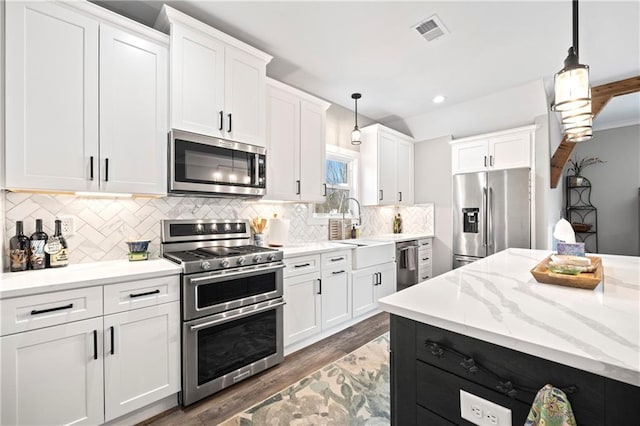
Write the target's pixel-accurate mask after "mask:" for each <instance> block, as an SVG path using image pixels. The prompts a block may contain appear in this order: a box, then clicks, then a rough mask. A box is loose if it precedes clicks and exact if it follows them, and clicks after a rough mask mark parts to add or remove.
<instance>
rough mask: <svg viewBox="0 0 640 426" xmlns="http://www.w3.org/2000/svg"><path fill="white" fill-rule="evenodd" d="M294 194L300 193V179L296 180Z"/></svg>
mask: <svg viewBox="0 0 640 426" xmlns="http://www.w3.org/2000/svg"><path fill="white" fill-rule="evenodd" d="M296 195H300V181H299V180H297V181H296Z"/></svg>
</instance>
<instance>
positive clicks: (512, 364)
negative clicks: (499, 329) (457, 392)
mask: <svg viewBox="0 0 640 426" xmlns="http://www.w3.org/2000/svg"><path fill="white" fill-rule="evenodd" d="M434 343H435V344H437V345H438V346H437V347H435V346H433V344H434ZM440 350H441V351H442V352H440ZM416 355H417V358H418V359H419V360H421V361H423V362H425V363H428V364H431V365H433V366H435V367H438V368H439V369H442V370H444V371H447V372H449V373H452V374H454V375H456V376H459V377H463V378H464V379H466V380H468V381H469V382H473V383H475V384H478V385H482V387H483V388H487V389H490V390H491V391H492V392H498V390H499V388H500V387H501V388H502V389H504V385H501V384H500V382H503V383H504V382H506V381H509V382H511V384H512V386H513V388H514V390H515V394H513V397H512V398H509V399H514V400H517V401H520V402H522V403H524V404H527V405H528V406H530V405H531V403H532V402H533V400H534V398H535V396H536V393H537V391H538V390H539V389H541V388H542V387H543V386H544V385H545V384H547V383H550V384H552V385H554V386H555V387H558V388H561V389H565V390H567V396H568V398H569V401H570V402H571V406H572V408H573V411H574V413H575V415H576V419H577V421H578V424H580V425H589V424H591V425H599V424H604V414H603V413H604V408H605V407H604V406H603V403H602V401H603V396H604V378H603V377H601V376H598V375H595V374H592V373H588V372H586V371H582V370H578V369H575V368H572V367H569V366H566V365H562V364H558V363H555V362H552V361H548V360H544V359H541V358H537V357H534V356H532V355H528V354H525V353H522V352H518V351H514V350H512V349H508V348H505V347H502V346H497V345H494V344H491V343H488V342H485V341H481V340H477V339H474V338H471V337H468V336H463V335H460V334H457V333H452V332H450V331H446V330H443V329H440V328H437V327H433V326H429V325H426V324H418V325H417V328H416ZM469 358H473V361H474V363H475V365H476V366H478V371H476V372H471V371H470V370H469V371H468V369H467V368H465V367H464V366H463V365H464V364H465V363H464V361H465V359H469ZM468 365H469V364H468V362H467V366H468ZM570 387H574V391H573V392H572V393H570V392H569V390H570V389H569V388H570ZM472 393H473V392H472ZM480 396H482V395H480ZM496 402H497V403H499V402H498V401H496ZM501 405H502V404H501ZM427 408H429V407H427ZM434 411H435V410H434ZM514 424H516V423H514Z"/></svg>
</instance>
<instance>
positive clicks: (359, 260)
mask: <svg viewBox="0 0 640 426" xmlns="http://www.w3.org/2000/svg"><path fill="white" fill-rule="evenodd" d="M340 242H341V243H342V244H348V245H351V246H354V247H355V248H354V249H353V255H352V256H351V259H352V267H353V269H363V268H368V267H369V266H375V265H380V264H383V263H387V262H393V261H394V260H395V259H396V245H395V244H394V243H390V242H381V241H370V240H365V239H362V240H344V241H340Z"/></svg>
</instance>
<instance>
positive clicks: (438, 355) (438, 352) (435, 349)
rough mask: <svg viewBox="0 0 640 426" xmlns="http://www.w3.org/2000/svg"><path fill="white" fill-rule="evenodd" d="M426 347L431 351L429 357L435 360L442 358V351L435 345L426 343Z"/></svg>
mask: <svg viewBox="0 0 640 426" xmlns="http://www.w3.org/2000/svg"><path fill="white" fill-rule="evenodd" d="M427 347H428V348H429V350H431V355H433V356H435V357H436V358H444V350H442V348H441V347H440V345H438V344H437V343H433V342H432V343H427Z"/></svg>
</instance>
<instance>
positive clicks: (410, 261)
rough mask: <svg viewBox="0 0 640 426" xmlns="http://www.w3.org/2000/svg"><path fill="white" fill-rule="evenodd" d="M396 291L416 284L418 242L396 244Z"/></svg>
mask: <svg viewBox="0 0 640 426" xmlns="http://www.w3.org/2000/svg"><path fill="white" fill-rule="evenodd" d="M396 263H397V266H396V271H397V274H396V276H397V290H398V291H400V290H404V289H405V288H407V287H411V286H412V285H414V284H417V283H418V241H417V240H411V241H403V242H401V243H396Z"/></svg>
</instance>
